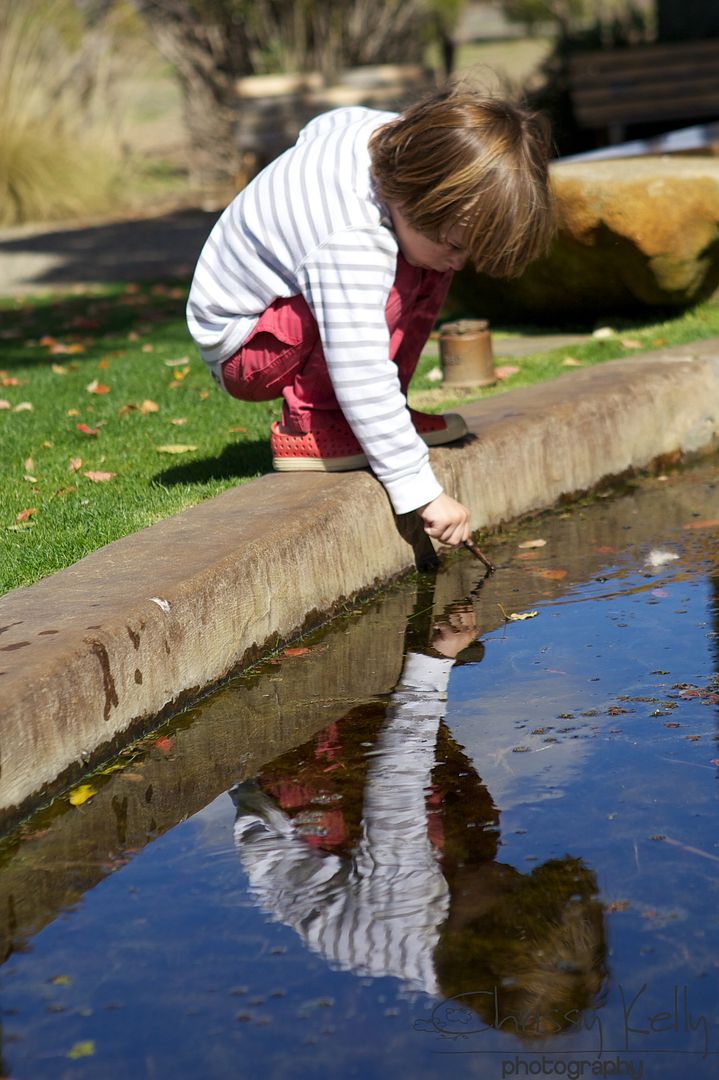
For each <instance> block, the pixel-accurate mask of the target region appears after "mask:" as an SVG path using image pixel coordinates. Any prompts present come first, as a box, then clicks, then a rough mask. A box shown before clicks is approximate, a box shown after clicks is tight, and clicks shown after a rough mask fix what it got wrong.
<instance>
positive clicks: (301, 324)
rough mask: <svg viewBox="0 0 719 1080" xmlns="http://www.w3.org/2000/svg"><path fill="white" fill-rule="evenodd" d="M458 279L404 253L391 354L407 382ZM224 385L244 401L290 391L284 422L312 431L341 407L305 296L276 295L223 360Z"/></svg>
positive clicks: (390, 307) (390, 314)
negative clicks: (418, 263)
mask: <svg viewBox="0 0 719 1080" xmlns="http://www.w3.org/2000/svg"><path fill="white" fill-rule="evenodd" d="M451 279H452V272H451V271H449V272H446V273H439V272H438V271H436V270H421V269H419V268H418V267H415V266H410V264H409V263H408V262H407V261H406V260H405V259H403V258H402V256H401V255H400V256H399V257H398V260H397V274H396V277H395V280H394V284H393V286H392V289H391V291H390V294H389V298H388V300H387V306H386V309H385V311H386V317H387V326H388V328H389V332H390V359H391V360H393V361H394V363H396V364H397V367H398V369H399V377H400V383H401V386H402V390H403V391H404V392H405V393H406V391H407V387H408V385H409V380H410V379H411V378H412V375H413V374H414V370H415V368H416V367H417V363H418V361H419V356H420V353H421V351H422V349H423V347H424V344H425V342H426V341H427V338H428V336H429V332H430V330H431V329H432V326H433V325H434V322H435V319H436V318H437V315H438V313H439V309H440V307H441V306H442V303H443V301H444V298H445V296H446V294H447V289H448V288H449V283H450V281H451ZM222 379H223V382H224V385H225V389H226V390H227V391H228V393H230V394H232V396H233V397H236V398H239V399H240V400H241V401H270V400H272V399H273V398H280V397H282V398H284V406H283V411H282V422H283V423H284V424H285V425H286V426H287V427H288V428H290V429H291V430H293V431H310V430H311V429H312V428H315V427H323V426H325V425H326V424H327V423H328V422H331V420H332V415H330V414H334V416H335V417H336V414H337V413H338V412H340V411H341V410H340V407H339V404H338V403H337V399H336V397H335V394H334V390H333V389H332V382H331V380H330V377H329V372H328V371H327V364H326V363H325V358H324V353H323V351H322V345H321V343H320V339H319V331H318V328H317V323H316V321H315V317H314V315H313V314H312V312H311V311H310V309H309V307H308V306H307V303H306V302H305V300H304V299H303V298H302V297H301V296H290V297H288V298H285V299H278V300H275V301H274V303H272V304H270V306H269V307H268V308H267V310H266V311H265V312H264V313H263V314H262V315H261V316H260V319H259V321H258V323H257V325H256V326H255V328H254V330H253V331H252V333H251V334H250V336H249V338H248V339H247V341H245V342H244V344H243V345H242V347H241V348H240V349H238V351H237V352H236V353H235V354H234V356H231V357H230V359H229V360H226V361H225V363H224V364H223V365H222Z"/></svg>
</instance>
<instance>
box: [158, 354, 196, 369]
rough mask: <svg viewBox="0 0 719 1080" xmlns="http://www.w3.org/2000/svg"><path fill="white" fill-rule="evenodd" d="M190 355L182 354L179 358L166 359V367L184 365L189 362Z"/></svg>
mask: <svg viewBox="0 0 719 1080" xmlns="http://www.w3.org/2000/svg"><path fill="white" fill-rule="evenodd" d="M189 362H190V358H189V356H181V357H180V358H179V359H178V360H165V362H164V363H165V367H182V365H183V364H189Z"/></svg>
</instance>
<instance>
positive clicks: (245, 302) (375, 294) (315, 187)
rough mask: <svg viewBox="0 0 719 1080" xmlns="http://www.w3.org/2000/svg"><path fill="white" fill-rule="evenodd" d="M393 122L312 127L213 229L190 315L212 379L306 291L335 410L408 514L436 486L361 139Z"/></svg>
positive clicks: (363, 118)
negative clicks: (394, 353)
mask: <svg viewBox="0 0 719 1080" xmlns="http://www.w3.org/2000/svg"><path fill="white" fill-rule="evenodd" d="M394 115H395V114H393V113H382V112H376V111H374V110H370V109H363V108H347V109H336V110H334V111H332V112H329V113H325V114H324V115H322V116H319V117H317V118H316V119H314V120H313V121H312V122H311V123H310V124H308V125H307V127H306V128H305V129H304V130H303V131H302V132H301V133H300V136H299V139H298V141H297V144H296V145H295V146H294V147H292V148H291V149H290V150H287V151H286V152H285V153H284V154H282V156H281V157H279V158H278V159H277V160H276V161H274V162H272V164H270V165H269V166H268V167H267V168H266V169H264V170H263V171H262V172H261V173H260V174H259V176H257V177H256V178H255V180H253V181H252V183H251V184H249V185H248V186H247V187H246V188H245V189H244V190H243V191H242V192H240V194H239V195H238V196H237V197H236V198H235V199H234V201H233V202H232V203H231V204H230V205H229V206H228V208H227V209H226V210H225V212H224V214H223V215H222V217H221V218H220V220H219V221H218V222H217V224H216V225H215V228H214V229H213V230H212V233H211V234H210V237H209V239H208V241H207V243H206V244H205V247H204V249H203V251H202V254H201V255H200V259H199V262H198V264H197V268H196V270H195V276H194V279H193V282H192V288H191V291H190V298H189V302H188V305H187V316H188V325H189V327H190V332H191V334H192V336H193V337H194V339H195V341H196V342H197V344H198V346H199V348H200V352H201V354H202V357H203V359H204V360H205V362H206V363H207V364H208V366H209V367H210V370H211V371H213V372H214V373H215V374H216V373H217V371H218V369H219V367H220V366H221V364H222V363H223V362H224V361H225V360H227V359H229V357H230V356H232V355H233V354H234V353H235V352H236V351H237V350H238V349H239V347H240V346H241V344H242V342H243V341H244V340H245V339H246V338H247V336H248V335H249V334H250V332H251V331H252V329H253V328H254V326H255V325H256V323H257V320H258V318H259V317H260V315H261V314H262V313H263V311H265V309H266V308H267V307H269V305H270V304H271V303H272V302H273V301H274V300H275V299H277V298H278V297H287V296H295V295H298V294H302V296H303V297H304V298H305V300H306V301H307V303H308V305H309V307H310V309H311V311H312V312H313V314H314V316H315V318H316V320H317V323H318V326H319V332H320V337H321V340H322V346H323V349H324V353H325V358H326V360H327V367H328V369H329V373H330V378H331V380H332V385H333V387H334V390H335V395H336V397H337V400H338V402H339V404H340V407H341V409H342V412H343V413H344V415H345V417H346V419H347V421H348V423H349V424H350V426H351V428H352V430H353V432H354V433H355V435H356V437H357V439H358V441H359V442H360V444H361V445H362V448H363V450H364V452H365V453H366V455H367V458H368V460H369V463H370V466H371V467H372V470H373V471H374V473H375V475H376V476H377V478H378V479H379V480H380V481H381V482H382V483H383V484H384V485H385V487H386V488H387V492H388V494H389V496H390V498H391V500H392V504H393V506H394V508H395V510H396V511H397V512H398V513H405V512H407V511H409V510H414V509H416V508H417V507H418V506H423V505H424V504H425V503H428V502H430V501H431V500H432V499H434V498H436V497H437V496H438V495H439V494H440V492H441V490H442V489H441V487H440V486H439V484H438V483H437V480H436V479H435V477H434V474H433V473H432V469H431V467H430V465H429V460H428V453H427V448H426V446H425V444H424V443H423V442H422V440H421V439H420V438H419V436H418V435H417V433H416V432H415V430H414V426H413V425H412V421H411V419H410V416H409V412H408V410H407V408H406V401H405V398H404V395H403V394H402V391H401V389H400V384H399V378H398V373H397V368H396V365H395V364H393V363H392V362H391V361H390V359H389V331H388V328H387V322H386V319H385V306H386V303H387V298H388V296H389V292H390V289H391V287H392V284H393V282H394V278H395V273H396V264H397V254H398V247H397V239H396V237H395V235H394V232H393V231H392V228H391V220H390V218H389V215H388V212H387V210H386V208H385V207H384V206H383V205H382V203H381V202H380V201H379V199H378V197H377V195H376V193H375V191H374V187H373V184H372V177H371V173H370V155H369V150H368V141H369V138H370V136H371V135H372V133H373V131H375V130H376V128H378V127H379V126H381V125H382V124H384V123H387V122H388V121H389V120H391V119H393V117H394Z"/></svg>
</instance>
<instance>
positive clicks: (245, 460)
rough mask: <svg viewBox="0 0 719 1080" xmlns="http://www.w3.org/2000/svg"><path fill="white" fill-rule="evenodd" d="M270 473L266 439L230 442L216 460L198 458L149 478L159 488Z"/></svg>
mask: <svg viewBox="0 0 719 1080" xmlns="http://www.w3.org/2000/svg"><path fill="white" fill-rule="evenodd" d="M271 471H272V454H271V452H270V442H269V439H254V440H252V441H248V442H239V443H230V444H228V445H227V446H226V447H225V448H224V450H223V451H222V453H221V454H219V455H218V456H217V457H210V458H200V459H198V460H195V461H188V462H185V463H183V464H181V465H172V466H171V467H170V468H169V469H163V470H162V472H159V473H156V474H155V476H153V478H152V479H153V483H155V484H161V485H162V486H163V487H175V486H176V485H177V484H206V483H208V482H210V481H212V480H232V479H237V480H249V479H253V478H254V477H256V476H261V475H262V474H263V473H267V472H271Z"/></svg>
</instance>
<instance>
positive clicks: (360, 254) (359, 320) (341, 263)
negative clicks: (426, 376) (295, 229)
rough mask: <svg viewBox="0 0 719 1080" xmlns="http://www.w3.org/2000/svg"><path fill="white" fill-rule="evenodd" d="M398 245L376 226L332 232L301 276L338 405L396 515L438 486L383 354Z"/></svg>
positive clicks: (433, 492)
mask: <svg viewBox="0 0 719 1080" xmlns="http://www.w3.org/2000/svg"><path fill="white" fill-rule="evenodd" d="M396 259H397V247H396V243H395V241H394V240H393V239H392V237H391V234H389V233H388V232H387V230H385V229H382V228H378V227H369V228H361V229H357V228H355V229H347V230H343V231H339V232H336V233H334V234H333V235H332V236H331V237H330V238H329V240H327V241H325V242H324V243H323V244H321V245H320V246H319V247H318V248H316V249H315V250H314V252H313V253H312V255H311V256H310V257H309V258H308V259H307V260H306V261H305V262H304V264H303V266H302V268H301V270H300V272H299V274H298V281H299V284H300V288H301V290H302V292H303V294H304V296H305V299H306V300H307V303H308V304H309V306H310V308H311V310H312V312H313V314H314V316H315V319H316V320H317V325H318V327H319V333H320V339H321V341H322V346H323V349H324V354H325V359H326V361H327V368H328V370H329V375H330V379H331V380H332V385H333V388H334V391H335V396H336V397H337V401H338V402H339V405H340V408H341V409H342V412H343V413H344V416H345V418H346V420H347V422H348V423H349V425H350V427H351V428H352V431H353V432H354V435H355V437H356V438H357V441H358V442H359V443H360V445H361V446H362V449H363V450H364V452H365V454H366V455H367V459H368V461H369V464H370V467H371V468H372V471H373V472H374V474H375V476H376V477H377V479H378V480H379V481H380V482H381V483H382V484H383V485H384V487H385V488H386V490H387V493H388V495H389V497H390V499H391V501H392V505H393V507H394V509H395V512H396V513H398V514H403V513H407V512H408V511H410V510H416V509H417V508H418V507H420V506H424V505H426V504H427V503H429V502H431V501H432V500H433V499H436V498H437V496H438V495H439V494H441V492H442V488H441V486H440V484H439V483H438V481H437V479H436V477H435V475H434V473H433V472H432V468H431V466H430V464H429V454H428V451H427V447H426V446H425V444H424V442H423V441H422V440H421V439H420V437H419V435H418V434H417V432H416V431H415V429H414V425H413V424H412V420H411V418H410V414H409V410H408V408H407V402H406V399H405V397H404V394H403V393H402V390H401V388H400V382H399V374H398V370H397V366H396V364H394V363H393V362H392V361H391V360H390V355H389V346H390V340H389V329H388V326H387V320H386V317H385V306H386V303H387V298H388V296H389V293H390V289H391V288H392V284H393V282H394V276H395V272H396Z"/></svg>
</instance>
